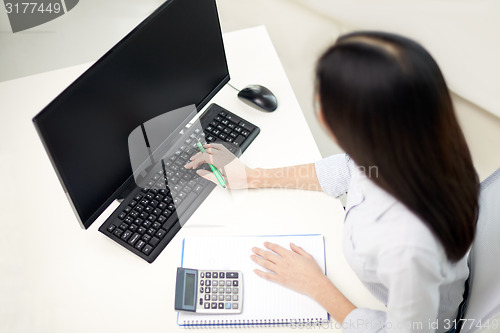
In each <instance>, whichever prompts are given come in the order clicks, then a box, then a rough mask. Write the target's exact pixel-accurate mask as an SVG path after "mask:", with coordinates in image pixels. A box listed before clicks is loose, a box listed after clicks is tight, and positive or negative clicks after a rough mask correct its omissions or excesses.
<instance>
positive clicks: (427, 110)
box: [316, 32, 479, 262]
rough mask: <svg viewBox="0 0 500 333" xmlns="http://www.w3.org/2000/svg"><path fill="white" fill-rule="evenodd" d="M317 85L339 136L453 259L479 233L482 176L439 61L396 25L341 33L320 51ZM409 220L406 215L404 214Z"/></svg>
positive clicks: (327, 118) (346, 148)
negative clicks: (392, 29) (392, 31)
mask: <svg viewBox="0 0 500 333" xmlns="http://www.w3.org/2000/svg"><path fill="white" fill-rule="evenodd" d="M316 77H317V87H316V89H317V92H318V93H319V102H320V105H321V110H322V114H323V117H324V119H325V121H326V123H327V126H328V127H329V128H330V129H331V131H332V132H333V134H334V135H335V137H336V138H337V141H338V144H339V145H340V146H341V147H342V148H343V149H344V151H345V152H346V153H347V154H349V155H350V157H351V158H352V159H353V160H354V161H355V162H356V163H357V164H358V165H359V166H363V168H362V169H364V170H369V167H372V168H373V166H376V167H377V168H378V177H376V178H372V181H374V182H375V183H376V184H377V185H379V186H380V187H381V188H383V189H384V190H386V191H387V192H388V193H390V194H392V195H393V196H394V197H395V198H396V199H398V200H399V201H400V202H401V203H403V204H404V205H405V206H406V207H407V208H408V209H410V210H411V211H412V212H413V213H415V214H416V215H417V216H419V217H420V218H421V219H422V221H423V222H424V223H425V224H426V225H427V226H428V227H429V228H430V230H431V231H432V232H433V233H434V235H435V236H436V237H437V238H438V239H439V240H440V242H441V244H442V245H443V247H444V249H445V251H446V255H447V257H448V259H449V260H450V261H451V262H456V261H458V260H459V259H460V258H462V257H463V256H464V255H465V254H466V252H467V250H468V249H469V247H470V245H471V244H472V241H473V239H474V235H475V228H476V222H477V215H478V194H479V180H478V177H477V174H476V172H475V169H474V166H473V164H472V159H471V156H470V152H469V149H468V147H467V144H466V142H465V138H464V135H463V133H462V130H461V129H460V126H459V124H458V121H457V118H456V116H455V112H454V109H453V105H452V102H451V98H450V94H449V91H448V88H447V86H446V83H445V81H444V78H443V75H442V74H441V71H440V70H439V67H438V65H437V64H436V62H435V61H434V59H433V58H432V57H431V56H430V54H429V53H427V51H426V50H425V49H424V48H423V47H422V46H420V45H419V44H418V43H416V42H414V41H412V40H410V39H407V38H404V37H401V36H398V35H394V34H389V33H382V32H356V33H351V34H347V35H344V36H341V37H340V38H339V39H338V40H337V42H336V43H335V44H334V45H333V46H332V47H330V48H329V49H328V50H327V51H326V52H325V53H324V55H323V56H322V57H321V58H320V59H319V61H318V64H317V69H316ZM401 222H402V223H404V221H401Z"/></svg>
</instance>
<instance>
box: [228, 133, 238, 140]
mask: <svg viewBox="0 0 500 333" xmlns="http://www.w3.org/2000/svg"><path fill="white" fill-rule="evenodd" d="M229 135H230V136H231V137H233V139H236V138H237V137H238V133H236V132H231V133H230V134H229Z"/></svg>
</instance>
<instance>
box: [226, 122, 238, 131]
mask: <svg viewBox="0 0 500 333" xmlns="http://www.w3.org/2000/svg"><path fill="white" fill-rule="evenodd" d="M227 127H229V128H230V129H233V128H235V127H236V124H235V123H233V122H231V121H230V122H229V124H227Z"/></svg>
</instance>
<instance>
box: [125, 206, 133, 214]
mask: <svg viewBox="0 0 500 333" xmlns="http://www.w3.org/2000/svg"><path fill="white" fill-rule="evenodd" d="M123 211H124V212H125V213H130V212H131V211H132V207H130V206H127V207H126V208H125V209H124V210H123Z"/></svg>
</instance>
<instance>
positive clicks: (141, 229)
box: [137, 227, 146, 235]
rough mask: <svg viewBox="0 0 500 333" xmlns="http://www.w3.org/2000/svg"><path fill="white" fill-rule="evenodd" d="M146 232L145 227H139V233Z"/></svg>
mask: <svg viewBox="0 0 500 333" xmlns="http://www.w3.org/2000/svg"><path fill="white" fill-rule="evenodd" d="M145 232H146V229H145V228H143V227H139V228H138V229H137V233H139V234H141V235H143V234H144V233H145Z"/></svg>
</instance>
